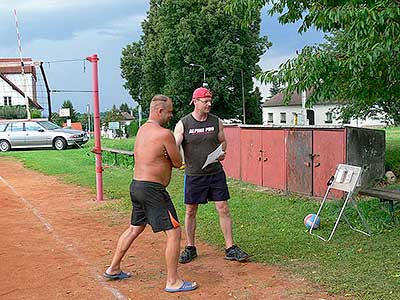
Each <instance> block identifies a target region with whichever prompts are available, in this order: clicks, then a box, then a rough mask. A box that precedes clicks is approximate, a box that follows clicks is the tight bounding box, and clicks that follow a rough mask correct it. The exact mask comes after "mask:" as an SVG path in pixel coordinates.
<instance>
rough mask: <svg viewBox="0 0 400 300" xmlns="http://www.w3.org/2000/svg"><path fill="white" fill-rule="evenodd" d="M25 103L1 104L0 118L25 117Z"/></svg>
mask: <svg viewBox="0 0 400 300" xmlns="http://www.w3.org/2000/svg"><path fill="white" fill-rule="evenodd" d="M26 118H27V115H26V108H25V105H13V106H1V107H0V119H26Z"/></svg>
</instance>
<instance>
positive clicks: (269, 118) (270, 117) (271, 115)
mask: <svg viewBox="0 0 400 300" xmlns="http://www.w3.org/2000/svg"><path fill="white" fill-rule="evenodd" d="M267 122H268V123H274V113H268V121H267Z"/></svg>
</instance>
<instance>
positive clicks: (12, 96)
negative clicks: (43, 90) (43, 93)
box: [0, 58, 42, 109]
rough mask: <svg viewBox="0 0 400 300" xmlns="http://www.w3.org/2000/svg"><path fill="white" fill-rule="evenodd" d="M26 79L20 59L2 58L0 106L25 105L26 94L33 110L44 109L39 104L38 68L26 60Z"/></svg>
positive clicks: (0, 67)
mask: <svg viewBox="0 0 400 300" xmlns="http://www.w3.org/2000/svg"><path fill="white" fill-rule="evenodd" d="M23 62H24V63H25V66H24V73H25V78H24V76H23V75H22V69H21V61H20V59H19V58H0V106H15V105H25V93H26V96H27V98H28V102H29V106H30V107H31V108H36V109H42V107H41V106H40V105H39V103H38V102H37V93H36V81H37V78H36V68H35V66H34V65H33V61H32V59H31V58H24V59H23Z"/></svg>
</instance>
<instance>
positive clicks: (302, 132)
mask: <svg viewBox="0 0 400 300" xmlns="http://www.w3.org/2000/svg"><path fill="white" fill-rule="evenodd" d="M224 131H225V135H226V139H227V141H228V151H227V157H226V159H225V161H224V162H223V164H224V168H225V171H226V173H227V175H228V176H230V177H233V178H236V179H241V180H243V181H245V182H249V183H253V184H256V185H259V186H264V187H269V188H274V189H280V190H286V191H289V192H297V193H301V194H305V195H312V196H318V197H322V196H323V195H324V193H325V191H326V182H327V181H328V179H329V178H330V176H331V175H333V174H334V172H335V169H336V166H337V165H338V164H340V163H345V164H352V165H357V166H361V167H362V168H363V174H364V175H363V177H362V185H364V186H366V185H368V184H370V183H371V182H372V181H373V180H375V179H376V178H379V177H382V176H383V175H384V171H385V131H383V130H377V129H367V128H358V127H343V126H324V127H321V126H319V127H315V126H296V127H281V126H279V127H278V126H272V127H271V126H259V125H255V126H254V125H253V126H250V125H239V126H226V127H225V129H224ZM334 196H336V197H340V196H341V194H340V193H336V194H334Z"/></svg>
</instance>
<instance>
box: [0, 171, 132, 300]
mask: <svg viewBox="0 0 400 300" xmlns="http://www.w3.org/2000/svg"><path fill="white" fill-rule="evenodd" d="M0 180H1V181H2V182H3V183H4V184H5V185H6V186H7V187H8V188H9V189H10V190H11V191H13V193H14V194H15V195H16V196H17V197H18V198H19V199H20V200H21V201H22V202H23V203H24V204H25V206H26V207H28V208H29V209H30V210H31V212H32V213H33V214H34V215H35V216H36V217H37V218H38V219H39V221H40V222H41V223H42V224H43V225H44V227H45V228H46V230H47V231H48V232H50V233H51V235H52V236H53V238H54V240H56V241H57V242H58V243H60V244H61V245H62V246H63V247H64V249H66V250H68V251H70V252H71V253H72V254H73V256H75V257H76V258H77V259H78V260H79V261H80V262H81V263H83V264H85V265H87V266H90V264H89V262H88V261H87V260H86V259H85V258H84V257H83V256H82V255H81V254H80V253H79V252H78V251H77V250H76V249H74V248H72V244H67V243H65V242H64V241H63V240H62V239H61V238H60V236H59V235H58V234H57V233H56V232H55V230H54V228H53V226H51V224H50V223H49V222H48V221H47V220H46V218H45V217H43V216H42V214H41V213H40V211H39V210H38V209H36V208H35V207H34V206H33V205H32V204H31V203H30V202H29V201H28V200H26V199H25V198H24V197H22V196H21V195H20V194H18V192H17V191H16V190H15V189H14V187H13V186H12V185H11V184H9V183H8V182H7V181H6V180H5V179H4V178H3V177H1V176H0ZM91 271H92V276H93V277H94V278H95V279H96V281H97V282H98V283H100V285H102V286H103V288H104V289H105V290H107V291H109V292H110V293H111V294H113V296H114V297H115V299H118V300H128V298H127V297H126V296H125V295H124V294H122V292H120V291H119V290H118V289H116V288H114V287H112V286H110V285H109V284H107V283H106V282H104V279H103V277H102V276H100V275H99V274H98V273H97V272H95V271H93V270H91Z"/></svg>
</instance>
